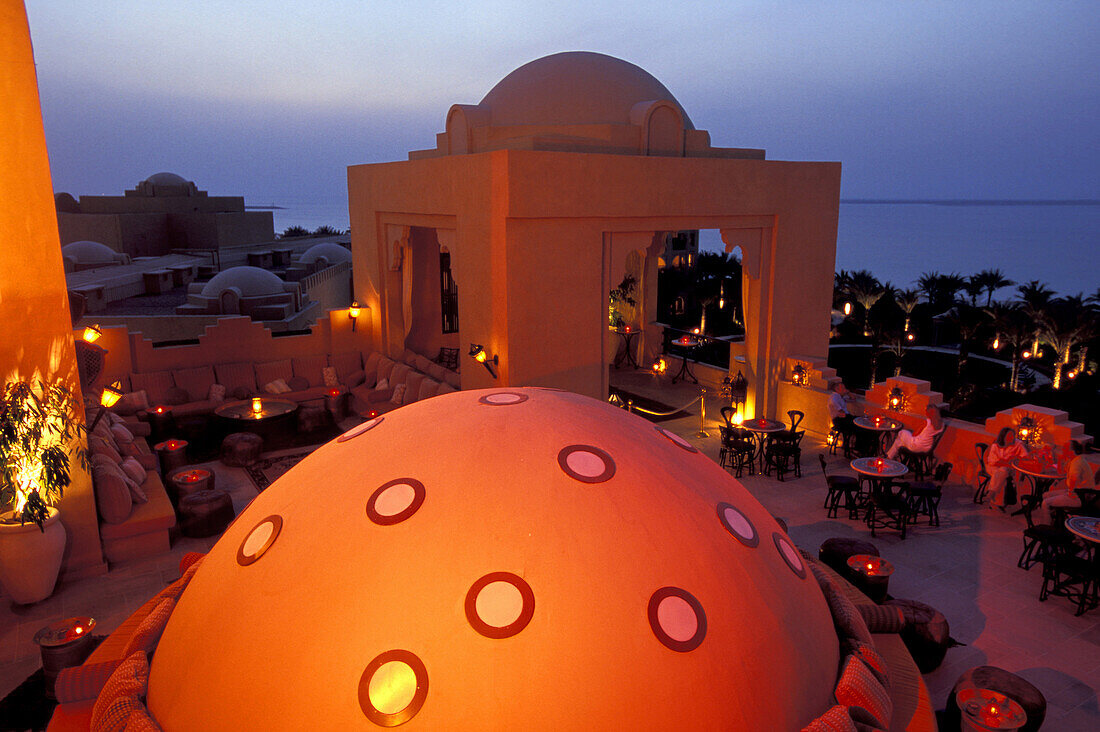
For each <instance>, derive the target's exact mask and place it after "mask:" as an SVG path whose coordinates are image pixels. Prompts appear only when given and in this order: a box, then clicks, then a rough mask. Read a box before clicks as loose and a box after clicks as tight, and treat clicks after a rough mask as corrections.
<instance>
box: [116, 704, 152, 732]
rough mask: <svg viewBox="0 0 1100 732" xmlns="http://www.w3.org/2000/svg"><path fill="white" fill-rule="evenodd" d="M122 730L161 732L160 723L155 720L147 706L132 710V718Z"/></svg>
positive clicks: (129, 731) (128, 731) (126, 731)
mask: <svg viewBox="0 0 1100 732" xmlns="http://www.w3.org/2000/svg"><path fill="white" fill-rule="evenodd" d="M122 732H161V730H160V725H158V724H157V723H156V722H154V721H153V718H152V717H150V716H149V712H148V711H147V710H146V709H145V707H138V708H137V709H134V711H132V712H130V718H129V719H128V720H126V728H125V729H124V730H123V731H122Z"/></svg>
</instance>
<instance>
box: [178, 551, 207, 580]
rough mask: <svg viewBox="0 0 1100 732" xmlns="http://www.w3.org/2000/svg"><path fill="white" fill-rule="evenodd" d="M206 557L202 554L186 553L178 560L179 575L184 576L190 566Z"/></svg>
mask: <svg viewBox="0 0 1100 732" xmlns="http://www.w3.org/2000/svg"><path fill="white" fill-rule="evenodd" d="M205 556H206V555H205V554H203V553H202V552H187V553H186V554H184V555H183V556H182V557H181V558H180V574H181V575H182V574H184V573H185V572H186V571H187V570H188V569H190V568H191V565H192V564H194V563H196V562H198V561H199V560H201V559H202V558H203V557H205Z"/></svg>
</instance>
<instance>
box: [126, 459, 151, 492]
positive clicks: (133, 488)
mask: <svg viewBox="0 0 1100 732" xmlns="http://www.w3.org/2000/svg"><path fill="white" fill-rule="evenodd" d="M119 467H120V468H122V472H123V473H125V474H126V477H128V478H129V479H130V480H132V481H133V483H132V484H130V486H129V487H130V497H131V498H133V499H134V503H145V502H147V501H148V500H149V497H148V496H146V495H145V491H144V490H142V487H141V485H142V483H144V482H145V478H146V477H147V476H146V474H145V467H144V466H143V465H142V464H141V463H139V462H138V460H137V458H136V457H132V456H127V457H126V458H124V459H123V461H122V463H121V464H120V465H119Z"/></svg>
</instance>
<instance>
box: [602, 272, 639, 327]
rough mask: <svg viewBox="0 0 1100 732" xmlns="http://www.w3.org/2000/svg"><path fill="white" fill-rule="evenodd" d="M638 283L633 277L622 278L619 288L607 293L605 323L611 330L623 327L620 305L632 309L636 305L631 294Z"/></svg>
mask: <svg viewBox="0 0 1100 732" xmlns="http://www.w3.org/2000/svg"><path fill="white" fill-rule="evenodd" d="M637 284H638V281H637V280H636V279H635V278H634V276H633V275H627V276H626V277H623V281H622V282H620V283H619V286H618V287H616V288H614V289H613V290H611V292H609V293H607V322H608V325H610V326H611V327H612V328H621V327H622V326H623V315H622V313H620V312H619V306H620V305H627V306H629V307H634V306H635V305H636V304H637V301H635V299H634V297H633V294H634V288H635V286H636V285H637Z"/></svg>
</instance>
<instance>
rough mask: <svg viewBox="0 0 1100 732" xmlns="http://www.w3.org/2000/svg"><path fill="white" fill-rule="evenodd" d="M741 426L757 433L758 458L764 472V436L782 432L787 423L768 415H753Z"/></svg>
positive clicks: (761, 470)
mask: <svg viewBox="0 0 1100 732" xmlns="http://www.w3.org/2000/svg"><path fill="white" fill-rule="evenodd" d="M741 427H743V428H744V429H747V430H748V431H749V432H752V433H753V434H754V435H756V458H757V459H758V460H759V462H760V472H761V473H763V472H764V438H765V437H766V436H768V435H770V434H771V433H773V432H782V431H783V430H785V429H787V425H785V424H783V423H782V422H776V421H775V420H774V419H768V418H766V417H753V418H752V419H746V420H745V421H744V422H742V423H741Z"/></svg>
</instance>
